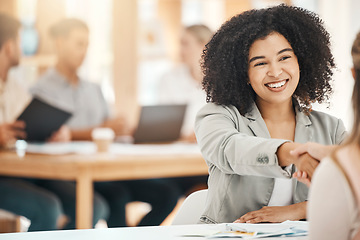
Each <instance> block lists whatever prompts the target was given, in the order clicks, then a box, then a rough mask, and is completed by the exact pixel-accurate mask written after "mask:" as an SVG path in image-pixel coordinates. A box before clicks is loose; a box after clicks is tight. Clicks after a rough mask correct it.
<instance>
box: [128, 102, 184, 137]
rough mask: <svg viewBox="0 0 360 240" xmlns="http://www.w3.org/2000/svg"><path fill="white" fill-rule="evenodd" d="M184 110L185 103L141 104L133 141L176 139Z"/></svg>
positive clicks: (179, 131) (178, 135)
mask: <svg viewBox="0 0 360 240" xmlns="http://www.w3.org/2000/svg"><path fill="white" fill-rule="evenodd" d="M185 111H186V104H180V105H177V104H171V105H152V106H142V107H141V113H140V119H139V123H138V127H137V130H136V131H135V134H134V143H153V142H170V141H176V140H178V139H179V137H180V133H181V127H182V124H183V121H184V116H185Z"/></svg>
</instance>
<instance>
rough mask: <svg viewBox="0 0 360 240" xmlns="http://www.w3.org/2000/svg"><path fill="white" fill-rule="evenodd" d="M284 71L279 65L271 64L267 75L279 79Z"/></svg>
mask: <svg viewBox="0 0 360 240" xmlns="http://www.w3.org/2000/svg"><path fill="white" fill-rule="evenodd" d="M282 72H283V70H282V68H281V67H280V66H279V65H278V64H271V65H270V68H269V71H268V72H267V75H268V76H269V77H275V78H276V77H279V76H280V75H281V74H282Z"/></svg>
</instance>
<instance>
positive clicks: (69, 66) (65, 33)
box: [31, 19, 178, 227]
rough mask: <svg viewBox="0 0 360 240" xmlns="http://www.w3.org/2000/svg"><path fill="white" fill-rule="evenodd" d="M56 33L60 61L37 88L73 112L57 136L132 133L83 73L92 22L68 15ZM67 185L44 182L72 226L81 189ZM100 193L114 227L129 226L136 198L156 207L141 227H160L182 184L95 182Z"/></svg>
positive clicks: (34, 90)
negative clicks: (103, 130) (129, 207)
mask: <svg viewBox="0 0 360 240" xmlns="http://www.w3.org/2000/svg"><path fill="white" fill-rule="evenodd" d="M50 33H51V35H52V37H53V38H54V40H55V46H56V53H57V64H56V66H55V68H51V69H49V70H48V71H47V72H46V73H45V74H44V75H43V76H42V77H41V78H40V79H39V82H38V83H37V84H36V85H35V86H34V87H33V88H32V89H31V92H32V93H33V94H34V96H37V97H39V98H41V99H43V100H45V101H47V102H49V103H52V104H56V105H58V106H61V107H62V108H64V109H69V110H70V111H72V112H73V115H72V117H71V118H70V119H69V120H68V122H67V123H66V125H67V127H64V128H62V131H60V132H59V134H55V135H54V136H53V138H52V139H51V140H54V141H62V140H90V139H91V131H92V130H93V129H94V128H95V127H100V126H101V127H110V128H112V129H113V130H114V132H115V134H116V135H122V134H124V133H128V132H130V131H129V130H128V129H127V128H126V126H125V124H124V121H123V120H122V119H121V118H115V119H110V115H109V110H108V107H107V104H106V102H105V99H104V97H103V95H102V92H101V90H100V87H99V86H98V85H96V84H94V83H91V82H89V81H85V80H83V79H81V78H80V77H79V76H78V74H77V70H78V68H79V67H80V66H81V64H82V62H83V60H84V58H85V54H86V51H87V47H88V38H89V36H88V35H89V29H88V27H87V25H86V24H85V23H84V22H82V21H80V20H78V19H65V20H63V21H60V22H58V23H57V24H55V25H54V26H53V27H52V28H51V30H50ZM66 129H68V130H67V131H66ZM63 184H65V182H60V181H42V182H41V183H39V185H40V186H42V187H46V188H47V189H49V190H51V191H54V192H56V194H57V195H59V196H60V198H61V199H62V201H63V203H64V210H65V212H66V214H67V215H69V216H70V217H71V220H72V221H71V222H70V224H71V223H73V222H74V221H73V219H74V217H75V188H74V186H73V187H67V188H64V187H63ZM66 184H68V183H66ZM95 191H96V194H99V193H100V194H101V196H102V197H103V198H104V200H105V201H106V203H107V204H108V205H109V208H110V217H109V219H108V221H107V222H108V225H109V226H110V227H115V226H126V222H125V205H126V204H127V203H128V202H130V201H143V202H148V203H150V204H151V206H152V210H151V211H150V213H149V214H147V215H146V216H145V217H144V218H143V219H142V220H141V222H140V225H159V224H160V223H161V222H162V221H163V220H164V219H165V217H166V216H167V215H168V214H169V213H170V212H171V211H172V209H173V208H174V206H175V205H176V203H177V197H178V194H177V190H176V188H173V186H172V185H171V184H168V183H167V182H164V181H163V180H160V179H157V180H141V181H126V182H125V181H122V182H102V183H95ZM61 196H63V197H61ZM68 227H72V226H70V225H69V226H68Z"/></svg>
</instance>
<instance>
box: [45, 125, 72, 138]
mask: <svg viewBox="0 0 360 240" xmlns="http://www.w3.org/2000/svg"><path fill="white" fill-rule="evenodd" d="M47 141H48V142H69V141H71V130H70V128H69V127H67V126H65V125H63V126H61V128H59V130H57V131H56V132H54V133H53V134H52V135H51V136H50V138H49V139H48V140H47Z"/></svg>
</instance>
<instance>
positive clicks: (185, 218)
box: [172, 189, 208, 225]
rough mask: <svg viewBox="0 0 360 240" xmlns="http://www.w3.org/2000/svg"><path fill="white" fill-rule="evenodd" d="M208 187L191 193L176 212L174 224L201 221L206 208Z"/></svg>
mask: <svg viewBox="0 0 360 240" xmlns="http://www.w3.org/2000/svg"><path fill="white" fill-rule="evenodd" d="M207 191H208V190H207V189H205V190H200V191H196V192H193V193H191V194H190V195H189V196H188V197H187V198H186V199H185V201H184V202H183V204H182V205H181V207H180V209H179V211H178V212H177V213H176V215H175V218H174V220H173V222H172V225H188V224H196V223H198V222H199V219H200V216H201V214H202V213H203V210H204V208H205V202H206V197H207Z"/></svg>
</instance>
